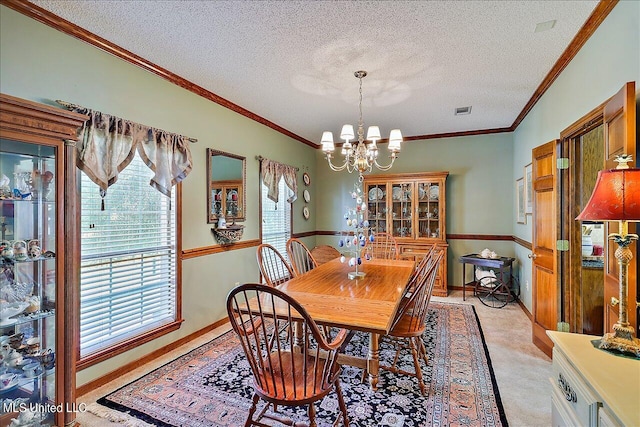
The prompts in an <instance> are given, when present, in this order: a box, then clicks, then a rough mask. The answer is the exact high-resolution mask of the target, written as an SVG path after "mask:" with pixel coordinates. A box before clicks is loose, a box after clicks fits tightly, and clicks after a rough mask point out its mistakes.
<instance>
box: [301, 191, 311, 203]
mask: <svg viewBox="0 0 640 427" xmlns="http://www.w3.org/2000/svg"><path fill="white" fill-rule="evenodd" d="M302 197H304V201H305V202H307V203H309V202H310V201H311V194H309V190H304V191H303V192H302Z"/></svg>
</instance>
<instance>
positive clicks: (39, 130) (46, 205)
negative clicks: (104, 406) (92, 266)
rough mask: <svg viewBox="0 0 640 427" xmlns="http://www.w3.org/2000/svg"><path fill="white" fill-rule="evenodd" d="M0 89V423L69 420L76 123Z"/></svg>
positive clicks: (71, 403)
mask: <svg viewBox="0 0 640 427" xmlns="http://www.w3.org/2000/svg"><path fill="white" fill-rule="evenodd" d="M85 120H86V117H85V116H84V115H81V114H77V113H72V112H69V111H65V110H62V109H59V108H55V107H51V106H46V105H41V104H37V103H34V102H31V101H26V100H21V99H19V98H15V97H12V96H8V95H4V94H0V220H1V227H2V228H1V231H0V232H1V242H0V246H1V253H0V317H1V318H0V335H1V336H2V338H1V340H2V343H0V345H1V347H0V356H1V357H2V360H1V364H0V402H1V405H2V408H3V411H2V413H1V414H2V415H0V426H3V427H4V426H9V425H50V426H53V425H56V426H65V425H72V424H74V423H75V414H74V410H75V351H76V350H75V349H76V348H77V346H76V342H75V341H76V336H75V333H74V331H75V330H76V320H77V319H76V317H75V316H76V314H75V313H76V312H77V310H76V304H77V295H76V294H75V292H76V290H77V285H78V277H77V276H76V275H77V273H78V268H77V265H76V262H77V261H76V260H77V256H76V251H77V248H78V244H77V236H78V231H77V224H76V218H75V216H74V215H73V213H75V209H76V207H77V206H76V203H77V201H76V198H75V195H76V194H77V192H76V168H75V142H76V129H77V128H78V127H79V126H80V125H81V124H82V123H83V122H84V121H85Z"/></svg>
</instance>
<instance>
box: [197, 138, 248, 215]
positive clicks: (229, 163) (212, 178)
mask: <svg viewBox="0 0 640 427" xmlns="http://www.w3.org/2000/svg"><path fill="white" fill-rule="evenodd" d="M246 183H247V159H246V157H243V156H238V155H236V154H231V153H227V152H224V151H219V150H214V149H213V148H207V222H208V223H209V224H212V223H215V222H217V221H218V219H219V218H220V216H224V217H225V219H226V220H227V222H228V223H233V222H235V221H244V220H245V218H246V215H245V211H246V191H245V190H246Z"/></svg>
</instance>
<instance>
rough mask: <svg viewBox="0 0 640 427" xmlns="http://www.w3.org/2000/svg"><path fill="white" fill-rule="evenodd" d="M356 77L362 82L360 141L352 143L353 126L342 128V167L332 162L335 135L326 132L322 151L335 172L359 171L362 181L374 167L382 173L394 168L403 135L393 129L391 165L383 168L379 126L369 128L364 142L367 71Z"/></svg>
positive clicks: (390, 138) (353, 135)
mask: <svg viewBox="0 0 640 427" xmlns="http://www.w3.org/2000/svg"><path fill="white" fill-rule="evenodd" d="M354 75H355V76H356V77H357V78H358V80H360V102H359V108H360V119H359V121H358V135H357V137H358V140H357V142H355V143H354V144H352V143H351V141H352V140H354V139H355V136H356V135H355V134H354V132H353V126H352V125H344V126H342V132H341V133H340V138H341V139H343V140H344V144H343V145H342V155H343V156H344V162H343V164H342V165H340V166H335V165H334V164H333V163H332V162H331V158H332V153H333V152H334V151H335V148H336V147H335V144H334V143H333V133H332V132H329V131H325V132H323V134H322V141H321V143H322V151H323V152H324V153H325V155H326V158H327V161H328V162H329V166H330V167H331V169H332V170H333V171H336V172H339V171H342V170H344V169H347V171H348V172H349V173H352V172H354V171H358V173H359V175H360V176H359V179H360V181H362V180H363V179H364V178H363V176H362V174H363V172H366V171H369V172H371V170H372V168H373V165H375V166H376V167H377V168H378V169H380V170H382V171H387V170H389V169H391V166H393V162H395V160H396V158H397V157H398V153H399V152H400V143H401V142H402V133H401V132H400V129H393V130H392V131H391V133H390V134H389V144H388V146H387V148H388V149H389V151H390V152H391V163H389V164H388V165H386V166H382V165H380V164H379V163H378V146H377V145H376V142H377V141H379V140H380V139H381V136H380V128H378V126H369V129H368V130H367V141H371V142H370V143H368V144H367V143H365V142H364V122H363V121H362V79H363V78H364V77H365V76H366V75H367V72H366V71H356V72H355V73H354Z"/></svg>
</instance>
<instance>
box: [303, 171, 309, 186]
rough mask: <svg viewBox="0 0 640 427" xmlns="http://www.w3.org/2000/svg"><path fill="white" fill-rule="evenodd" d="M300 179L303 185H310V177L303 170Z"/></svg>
mask: <svg viewBox="0 0 640 427" xmlns="http://www.w3.org/2000/svg"><path fill="white" fill-rule="evenodd" d="M302 181H303V182H304V185H306V186H307V187H308V186H309V185H311V178H310V177H309V174H308V173H306V172H305V173H303V174H302Z"/></svg>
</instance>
